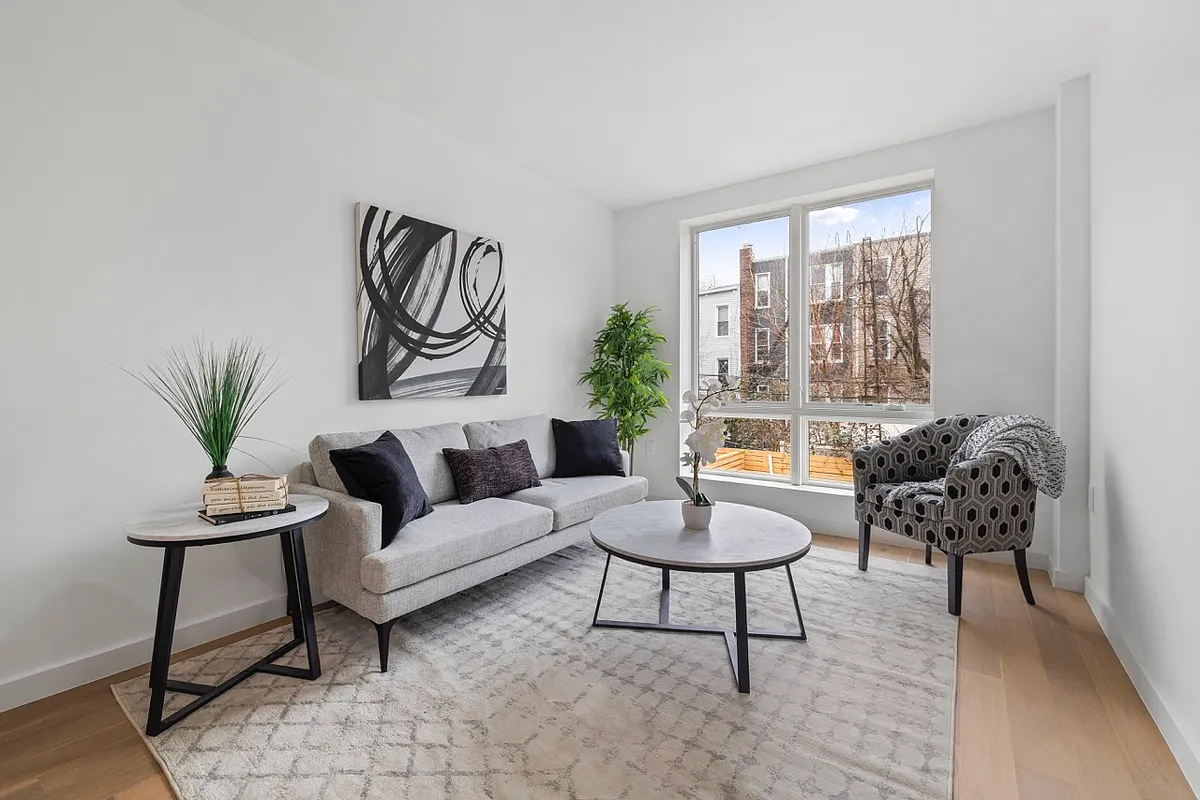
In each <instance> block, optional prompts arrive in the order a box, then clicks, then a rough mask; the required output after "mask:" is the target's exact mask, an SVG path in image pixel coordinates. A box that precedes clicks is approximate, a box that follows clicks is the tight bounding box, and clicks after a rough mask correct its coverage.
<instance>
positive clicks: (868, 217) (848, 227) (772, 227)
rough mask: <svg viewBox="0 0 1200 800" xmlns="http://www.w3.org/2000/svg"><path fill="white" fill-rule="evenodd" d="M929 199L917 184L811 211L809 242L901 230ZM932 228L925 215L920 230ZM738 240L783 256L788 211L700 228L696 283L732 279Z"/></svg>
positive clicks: (762, 254) (819, 244)
mask: <svg viewBox="0 0 1200 800" xmlns="http://www.w3.org/2000/svg"><path fill="white" fill-rule="evenodd" d="M930 199H931V198H930V192H929V190H928V189H922V190H920V191H917V192H909V193H907V194H898V195H892V196H891V197H879V198H876V199H874V200H864V201H862V202H860V203H847V204H845V205H841V206H834V207H833V208H825V209H821V210H820V211H814V212H812V213H811V214H810V215H809V232H808V240H809V243H810V245H811V246H812V247H813V248H814V249H817V250H820V249H823V248H825V247H831V246H833V245H834V244H835V242H836V238H835V237H838V236H840V237H841V241H842V242H845V241H846V237H847V235H849V237H850V240H851V241H858V240H860V239H862V238H863V237H864V236H872V237H875V238H883V237H884V236H892V235H895V234H896V233H899V232H900V230H901V227H902V226H903V224H904V221H905V219H907V221H908V228H909V230H912V224H913V220H914V219H915V217H917V216H918V215H920V216H922V217H924V216H926V215H927V214H929V203H930ZM932 227H933V225H932V220H927V221H926V222H925V224H924V226H923V229H924V230H926V231H928V230H931V229H932ZM742 242H750V244H752V245H754V257H755V258H756V259H762V258H770V257H771V256H782V255H787V252H788V218H787V216H783V217H778V218H776V219H769V220H763V221H761V222H750V223H747V224H745V225H732V226H730V227H728V228H718V229H716V230H711V231H705V232H704V233H701V234H700V285H701V286H707V285H710V284H711V283H712V281H713V279H714V278H715V279H716V284H717V285H718V286H724V285H727V284H731V283H736V282H737V268H738V251H739V250H740V249H741V247H742Z"/></svg>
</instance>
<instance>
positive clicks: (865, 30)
mask: <svg viewBox="0 0 1200 800" xmlns="http://www.w3.org/2000/svg"><path fill="white" fill-rule="evenodd" d="M180 2H182V3H183V4H184V5H186V6H189V7H191V8H193V9H195V10H197V11H199V12H201V13H203V14H205V15H207V16H209V17H211V18H212V19H214V20H216V21H218V22H220V23H222V24H224V25H227V26H228V27H230V28H233V29H235V30H238V31H241V32H242V33H244V34H246V35H247V36H250V37H251V38H253V39H257V40H258V41H260V42H262V43H263V44H265V45H267V46H269V47H271V48H273V49H275V50H278V51H281V52H283V53H285V54H288V55H290V56H292V57H294V58H296V59H298V60H300V61H304V62H306V63H308V64H310V65H312V66H314V67H316V68H317V69H319V70H321V71H323V72H326V73H328V74H329V75H332V76H334V77H335V78H337V79H339V80H342V81H344V82H346V83H349V84H353V85H354V86H356V87H358V88H359V89H361V90H363V91H366V92H368V93H371V94H373V95H375V96H377V97H379V98H381V99H382V100H384V101H386V102H388V103H391V104H393V105H395V106H396V107H398V108H400V109H402V110H404V111H407V112H409V113H411V114H413V115H415V116H418V117H421V118H423V119H425V120H427V121H428V122H430V123H432V124H434V125H436V126H438V127H439V128H441V129H443V130H445V131H448V132H451V133H453V134H455V135H457V136H459V137H461V138H463V139H466V140H468V141H471V142H474V143H475V144H477V145H479V146H480V147H482V148H484V149H486V150H489V151H491V152H493V153H495V154H496V155H499V156H501V157H503V158H506V159H509V160H511V161H513V162H516V163H517V164H520V165H521V166H523V167H526V168H528V169H529V170H531V171H533V172H536V173H539V174H541V175H543V176H545V177H546V178H549V179H551V180H553V181H555V182H557V183H559V184H561V185H563V186H566V187H568V188H571V189H574V190H576V191H578V192H580V193H581V194H583V195H586V196H588V197H591V198H593V199H595V200H597V201H599V202H601V203H603V204H605V205H608V206H611V207H614V208H622V207H627V206H632V205H639V204H642V203H647V202H650V201H653V200H659V199H664V198H668V197H673V196H676V195H680V194H686V193H689V192H694V191H698V190H702V189H707V188H712V187H715V186H721V185H724V184H727V183H732V182H735V181H739V180H745V179H748V178H754V177H758V176H762V175H768V174H771V173H774V172H780V171H783V170H786V169H790V168H794V167H798V166H803V165H805V164H812V163H816V162H820V161H826V160H829V159H832V158H837V157H840V156H846V155H851V154H854V153H860V152H864V151H867V150H872V149H875V148H879V147H884V146H887V145H891V144H897V143H900V142H904V141H909V140H912V139H916V138H920V137H922V136H927V135H931V134H935V133H940V132H943V131H947V130H952V129H954V128H960V127H964V126H967V125H972V124H975V123H979V122H983V121H986V120H988V119H994V118H997V117H1001V116H1005V115H1008V114H1012V113H1017V112H1020V111H1024V110H1028V109H1032V108H1036V107H1039V106H1047V105H1050V104H1051V103H1052V102H1053V100H1054V94H1055V89H1056V86H1057V84H1058V83H1059V82H1061V81H1063V80H1066V79H1069V78H1072V77H1075V76H1077V75H1080V74H1083V73H1085V72H1087V71H1088V70H1089V65H1090V54H1091V50H1092V43H1093V42H1095V40H1096V38H1097V35H1098V32H1099V24H1100V21H1101V17H1102V12H1103V11H1104V7H1105V6H1107V5H1108V3H1107V2H1101V0H821V1H820V2H815V1H814V0H354V2H347V0H180Z"/></svg>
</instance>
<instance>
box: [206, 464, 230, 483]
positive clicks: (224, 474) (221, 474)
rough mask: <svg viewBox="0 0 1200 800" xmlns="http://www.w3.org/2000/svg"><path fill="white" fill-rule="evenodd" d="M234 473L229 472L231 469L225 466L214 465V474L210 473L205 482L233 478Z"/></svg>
mask: <svg viewBox="0 0 1200 800" xmlns="http://www.w3.org/2000/svg"><path fill="white" fill-rule="evenodd" d="M232 477H233V473H232V472H230V471H229V467H227V466H225V465H224V464H213V468H212V472H210V473H208V477H206V478H205V479H204V480H206V481H211V480H215V479H216V478H232Z"/></svg>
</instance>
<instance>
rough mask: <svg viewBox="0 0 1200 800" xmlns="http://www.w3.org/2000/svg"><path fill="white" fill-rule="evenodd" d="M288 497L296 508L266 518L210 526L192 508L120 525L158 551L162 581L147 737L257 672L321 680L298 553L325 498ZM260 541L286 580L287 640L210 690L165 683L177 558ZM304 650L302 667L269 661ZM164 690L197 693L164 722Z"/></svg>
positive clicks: (303, 561) (178, 577)
mask: <svg viewBox="0 0 1200 800" xmlns="http://www.w3.org/2000/svg"><path fill="white" fill-rule="evenodd" d="M288 500H289V501H290V502H291V504H292V505H293V506H295V507H296V510H295V511H288V512H286V513H283V514H275V515H273V516H269V517H259V518H257V519H250V520H245V521H243V522H230V523H226V524H224V525H212V524H210V523H208V522H205V521H204V520H202V519H200V518H199V517H198V516H197V510H198V506H199V505H200V504H199V503H187V504H185V505H182V506H178V507H176V508H170V509H167V510H165V511H158V512H155V513H153V514H147V515H146V516H144V517H140V518H139V519H136V520H134V521H133V522H130V523H128V524H127V525H126V526H125V533H126V534H127V536H126V537H125V538H127V539H128V540H129V541H130V542H132V543H133V544H136V545H140V546H142V547H161V548H162V549H163V571H162V584H161V585H160V587H159V593H158V620H157V622H156V623H155V626H154V651H153V655H152V656H151V659H150V709H149V711H148V712H147V714H146V735H147V736H157V735H158V734H160V733H162V732H163V731H165V730H166V729H167V728H169V727H171V726H172V725H174V724H175V723H176V722H179V721H180V720H181V719H183V718H184V717H186V716H188V715H189V714H191V713H192V712H194V711H198V710H199V709H200V708H202V707H203V706H205V705H207V704H208V703H209V702H210V701H211V700H213V699H214V698H216V697H217V696H219V695H222V694H224V693H225V692H227V691H229V690H230V689H232V688H233V687H234V686H236V685H237V684H239V683H241V682H242V681H244V680H246V678H249V677H250V676H251V675H253V674H254V673H256V672H268V673H271V674H273V675H286V676H288V677H291V678H303V679H305V680H310V681H311V680H316V679H317V678H319V677H321V657H320V653H319V652H318V651H317V628H316V622H315V620H314V617H313V606H312V591H311V589H309V585H308V561H307V558H306V557H305V553H304V536H303V528H304V526H305V525H306V524H307V523H309V522H313V521H315V520H318V519H320V518H321V517H323V516H325V512H326V511H328V510H329V501H328V500H326V499H325V498H323V497H316V496H315V495H310V494H292V495H290V496H289V497H288ZM263 536H278V537H279V541H280V547H281V549H282V551H283V574H284V578H285V579H286V580H287V597H288V604H287V611H288V616H289V617H291V618H292V639H291V641H289V642H287V643H286V644H283V645H280V646H279V647H277V648H275V649H274V650H272V651H271V652H270V653H268V654H267V655H265V656H263V657H262V658H261V659H259V660H258V661H256V662H254V663H253V664H251V665H249V666H248V667H246V668H245V669H243V670H241V671H240V672H238V673H237V674H236V675H233V676H232V677H230V678H228V679H226V680H224V681H222V682H221V683H219V684H217V685H216V686H208V685H205V684H199V683H189V682H187V681H176V680H171V678H170V676H169V674H168V673H169V670H170V666H171V645H172V642H173V639H174V637H175V613H176V611H177V610H178V608H179V589H180V585H181V583H182V581H183V554H184V553H185V552H186V551H187V548H189V547H207V546H209V545H214V544H227V543H229V542H241V541H245V540H247V539H258V538H261V537H263ZM302 644H303V645H305V649H306V650H307V655H308V668H307V669H300V668H298V667H289V666H282V665H279V664H276V663H274V662H275V660H276V659H278V658H279V657H280V656H282V655H284V654H285V653H288V652H290V651H292V650H294V649H295V648H297V647H299V646H300V645H302ZM167 692H182V693H183V694H191V695H198V696H197V697H196V699H195V700H193V701H192V702H190V703H188V704H187V705H186V706H184V707H183V708H181V709H179V710H178V711H176V712H175V713H173V714H171V715H170V716H168V717H166V718H165V719H164V718H163V705H164V703H165V700H166V694H167Z"/></svg>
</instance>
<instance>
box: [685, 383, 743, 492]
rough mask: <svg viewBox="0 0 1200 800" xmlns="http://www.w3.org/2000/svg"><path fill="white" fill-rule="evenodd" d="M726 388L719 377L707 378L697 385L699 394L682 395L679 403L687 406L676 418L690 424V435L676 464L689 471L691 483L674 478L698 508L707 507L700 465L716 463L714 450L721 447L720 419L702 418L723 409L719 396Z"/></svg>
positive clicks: (693, 392) (723, 434)
mask: <svg viewBox="0 0 1200 800" xmlns="http://www.w3.org/2000/svg"><path fill="white" fill-rule="evenodd" d="M728 391H730V389H729V388H728V387H727V386H725V384H724V383H722V382H721V380H720V379H719V378H709V379H708V380H706V381H704V382H703V383H702V384H701V389H700V390H699V391H692V390H691V389H689V390H688V391H686V392H684V393H683V404H684V405H686V406H690V408H686V409H684V410H683V411H682V412H681V413H680V415H679V421H680V423H681V424H687V425H690V426H691V428H692V432H691V433H689V434H688V436H687V438H686V439H684V444H685V445H687V448H688V449H687V450H686V451H685V452H684V453H683V455H681V456H680V457H679V463H680V464H682V465H684V466H687V467H691V468H692V480H691V483H689V482H688V481H685V480H684V479H683V477H682V476H680V477H678V478H676V480H677V481H678V482H679V485H680V486H682V487H683V490H684V491H685V492H687V494H688V497H689V498H690V500H691V502H693V503H695V504H696V505H698V506H706V505H711V504H712V503H711V502H710V501H709V499H708V498H707V497H705V496H704V494H703V493H702V492H701V491H700V466H701V465H702V464H712V463H715V462H716V460H717V451H718V450H720V449H721V447H723V446H724V444H725V422H724V421H723V420H721V419H706V418H705V416H706V415H707V414H708V413H709V412H711V411H713V410H715V409H718V408H720V407H721V406H723V405H724V404H725V403H724V401H723V400H722V399H721V396H722V395H723V394H724V393H725V392H728Z"/></svg>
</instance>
